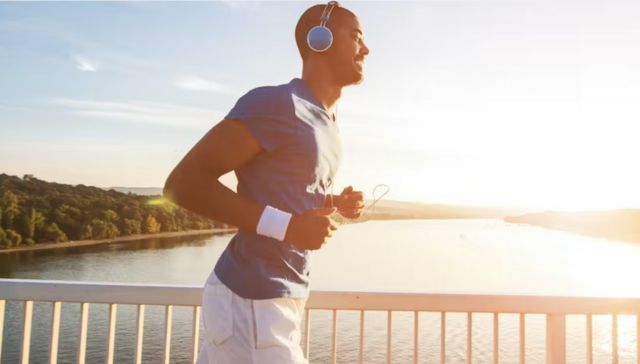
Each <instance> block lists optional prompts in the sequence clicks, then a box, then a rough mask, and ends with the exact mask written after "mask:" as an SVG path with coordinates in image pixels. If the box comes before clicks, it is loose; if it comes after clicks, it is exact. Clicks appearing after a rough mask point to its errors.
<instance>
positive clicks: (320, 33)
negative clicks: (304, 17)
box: [307, 25, 333, 52]
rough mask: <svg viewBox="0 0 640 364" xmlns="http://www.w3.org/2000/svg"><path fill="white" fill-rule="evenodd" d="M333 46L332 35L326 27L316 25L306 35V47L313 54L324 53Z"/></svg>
mask: <svg viewBox="0 0 640 364" xmlns="http://www.w3.org/2000/svg"><path fill="white" fill-rule="evenodd" d="M331 44H333V34H332V33H331V30H330V29H329V28H327V27H324V26H321V25H316V26H315V27H313V28H311V30H309V33H307V45H308V46H309V48H311V50H313V51H314V52H324V51H326V50H327V49H329V48H330V47H331Z"/></svg>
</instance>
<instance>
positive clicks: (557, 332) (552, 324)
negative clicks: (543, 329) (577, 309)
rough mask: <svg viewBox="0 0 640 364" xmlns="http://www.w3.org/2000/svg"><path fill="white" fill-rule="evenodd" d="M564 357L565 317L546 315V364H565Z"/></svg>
mask: <svg viewBox="0 0 640 364" xmlns="http://www.w3.org/2000/svg"><path fill="white" fill-rule="evenodd" d="M566 357H567V356H566V317H565V315H562V314H548V315H547V364H565V361H566Z"/></svg>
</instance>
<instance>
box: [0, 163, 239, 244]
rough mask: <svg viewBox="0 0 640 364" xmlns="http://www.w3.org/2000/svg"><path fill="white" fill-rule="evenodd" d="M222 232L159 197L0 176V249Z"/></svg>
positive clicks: (209, 221)
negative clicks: (96, 240) (181, 233)
mask: <svg viewBox="0 0 640 364" xmlns="http://www.w3.org/2000/svg"><path fill="white" fill-rule="evenodd" d="M223 227H227V226H226V225H225V224H222V223H219V222H215V221H211V220H209V219H206V218H204V217H201V216H199V215H197V214H194V213H192V212H190V211H187V210H185V209H183V208H180V207H178V206H176V205H174V204H172V203H170V202H168V201H166V200H165V199H163V198H162V197H161V196H141V195H135V194H132V193H122V192H117V191H115V190H105V189H102V188H98V187H92V186H85V185H76V186H72V185H67V184H60V183H52V182H46V181H42V180H39V179H37V178H35V177H34V176H33V175H24V176H23V177H22V178H20V177H17V176H10V175H7V174H0V248H11V247H17V246H21V245H34V244H41V243H58V242H65V241H76V240H94V239H111V238H116V237H118V236H125V235H133V234H153V233H159V232H172V231H185V230H201V229H212V228H223Z"/></svg>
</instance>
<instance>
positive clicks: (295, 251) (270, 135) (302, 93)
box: [210, 78, 341, 299]
mask: <svg viewBox="0 0 640 364" xmlns="http://www.w3.org/2000/svg"><path fill="white" fill-rule="evenodd" d="M225 119H233V120H238V121H239V122H241V123H242V124H243V125H244V126H245V127H246V128H247V130H248V131H249V132H250V133H251V135H253V137H254V138H255V140H256V141H257V142H258V143H259V144H260V146H261V147H262V149H263V152H262V153H261V154H259V155H258V157H256V158H255V159H254V160H253V161H251V162H249V163H248V164H246V165H244V166H242V167H241V168H238V169H237V170H236V171H235V173H236V176H237V178H238V189H237V192H238V194H240V195H241V196H243V197H245V198H247V199H251V200H253V201H255V202H257V203H259V204H262V205H270V206H273V207H276V208H278V209H280V210H283V211H288V212H291V213H293V214H301V213H302V212H304V211H306V210H309V209H315V208H320V207H323V205H324V200H325V195H326V194H327V193H329V187H330V184H331V181H332V180H333V177H334V176H335V174H336V170H337V169H338V165H339V163H340V156H341V147H340V138H339V133H338V127H337V125H336V121H335V119H334V118H332V117H331V115H329V114H328V112H327V111H326V110H325V109H324V107H323V106H322V104H320V103H319V102H318V100H316V99H315V98H314V96H313V95H312V93H311V90H310V89H309V87H308V85H307V84H306V83H305V81H303V80H301V79H298V78H295V79H293V80H292V81H291V82H289V83H288V84H283V85H279V86H268V87H259V88H256V89H253V90H251V91H249V92H248V93H247V94H245V95H244V96H242V97H241V98H240V99H239V100H238V101H237V103H236V105H235V106H234V107H233V109H231V111H230V112H229V114H227V116H226V117H225ZM310 257H311V251H308V250H301V249H299V248H297V247H295V246H293V245H291V244H289V243H287V242H281V241H278V240H275V239H272V238H268V237H265V236H262V235H257V234H255V233H252V232H249V231H243V230H240V231H238V233H237V234H236V235H235V236H234V237H233V238H232V239H231V241H230V242H229V245H228V246H227V248H226V249H225V250H224V252H223V253H222V255H221V256H220V259H219V260H218V263H217V264H216V266H215V268H214V273H215V274H216V276H217V277H218V278H219V279H220V281H221V282H222V283H224V284H225V285H226V286H227V287H229V288H230V289H231V290H232V291H233V292H235V293H236V294H237V295H239V296H241V297H244V298H249V299H270V298H277V297H304V296H306V295H307V294H308V287H309V263H310V261H309V260H310ZM210 280H211V278H210Z"/></svg>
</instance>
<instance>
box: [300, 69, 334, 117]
mask: <svg viewBox="0 0 640 364" xmlns="http://www.w3.org/2000/svg"><path fill="white" fill-rule="evenodd" d="M302 79H303V80H304V81H305V82H306V83H307V85H308V86H309V88H310V89H311V92H312V93H313V96H315V98H316V99H317V100H318V101H319V102H320V103H321V104H322V106H324V108H325V109H326V110H327V111H328V112H329V113H330V114H333V113H334V111H335V107H336V104H337V103H338V100H339V99H340V95H341V94H342V86H337V85H336V84H335V83H332V82H330V81H329V78H328V77H326V78H325V77H319V76H317V75H314V76H312V75H309V74H307V73H305V72H303V73H302Z"/></svg>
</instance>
